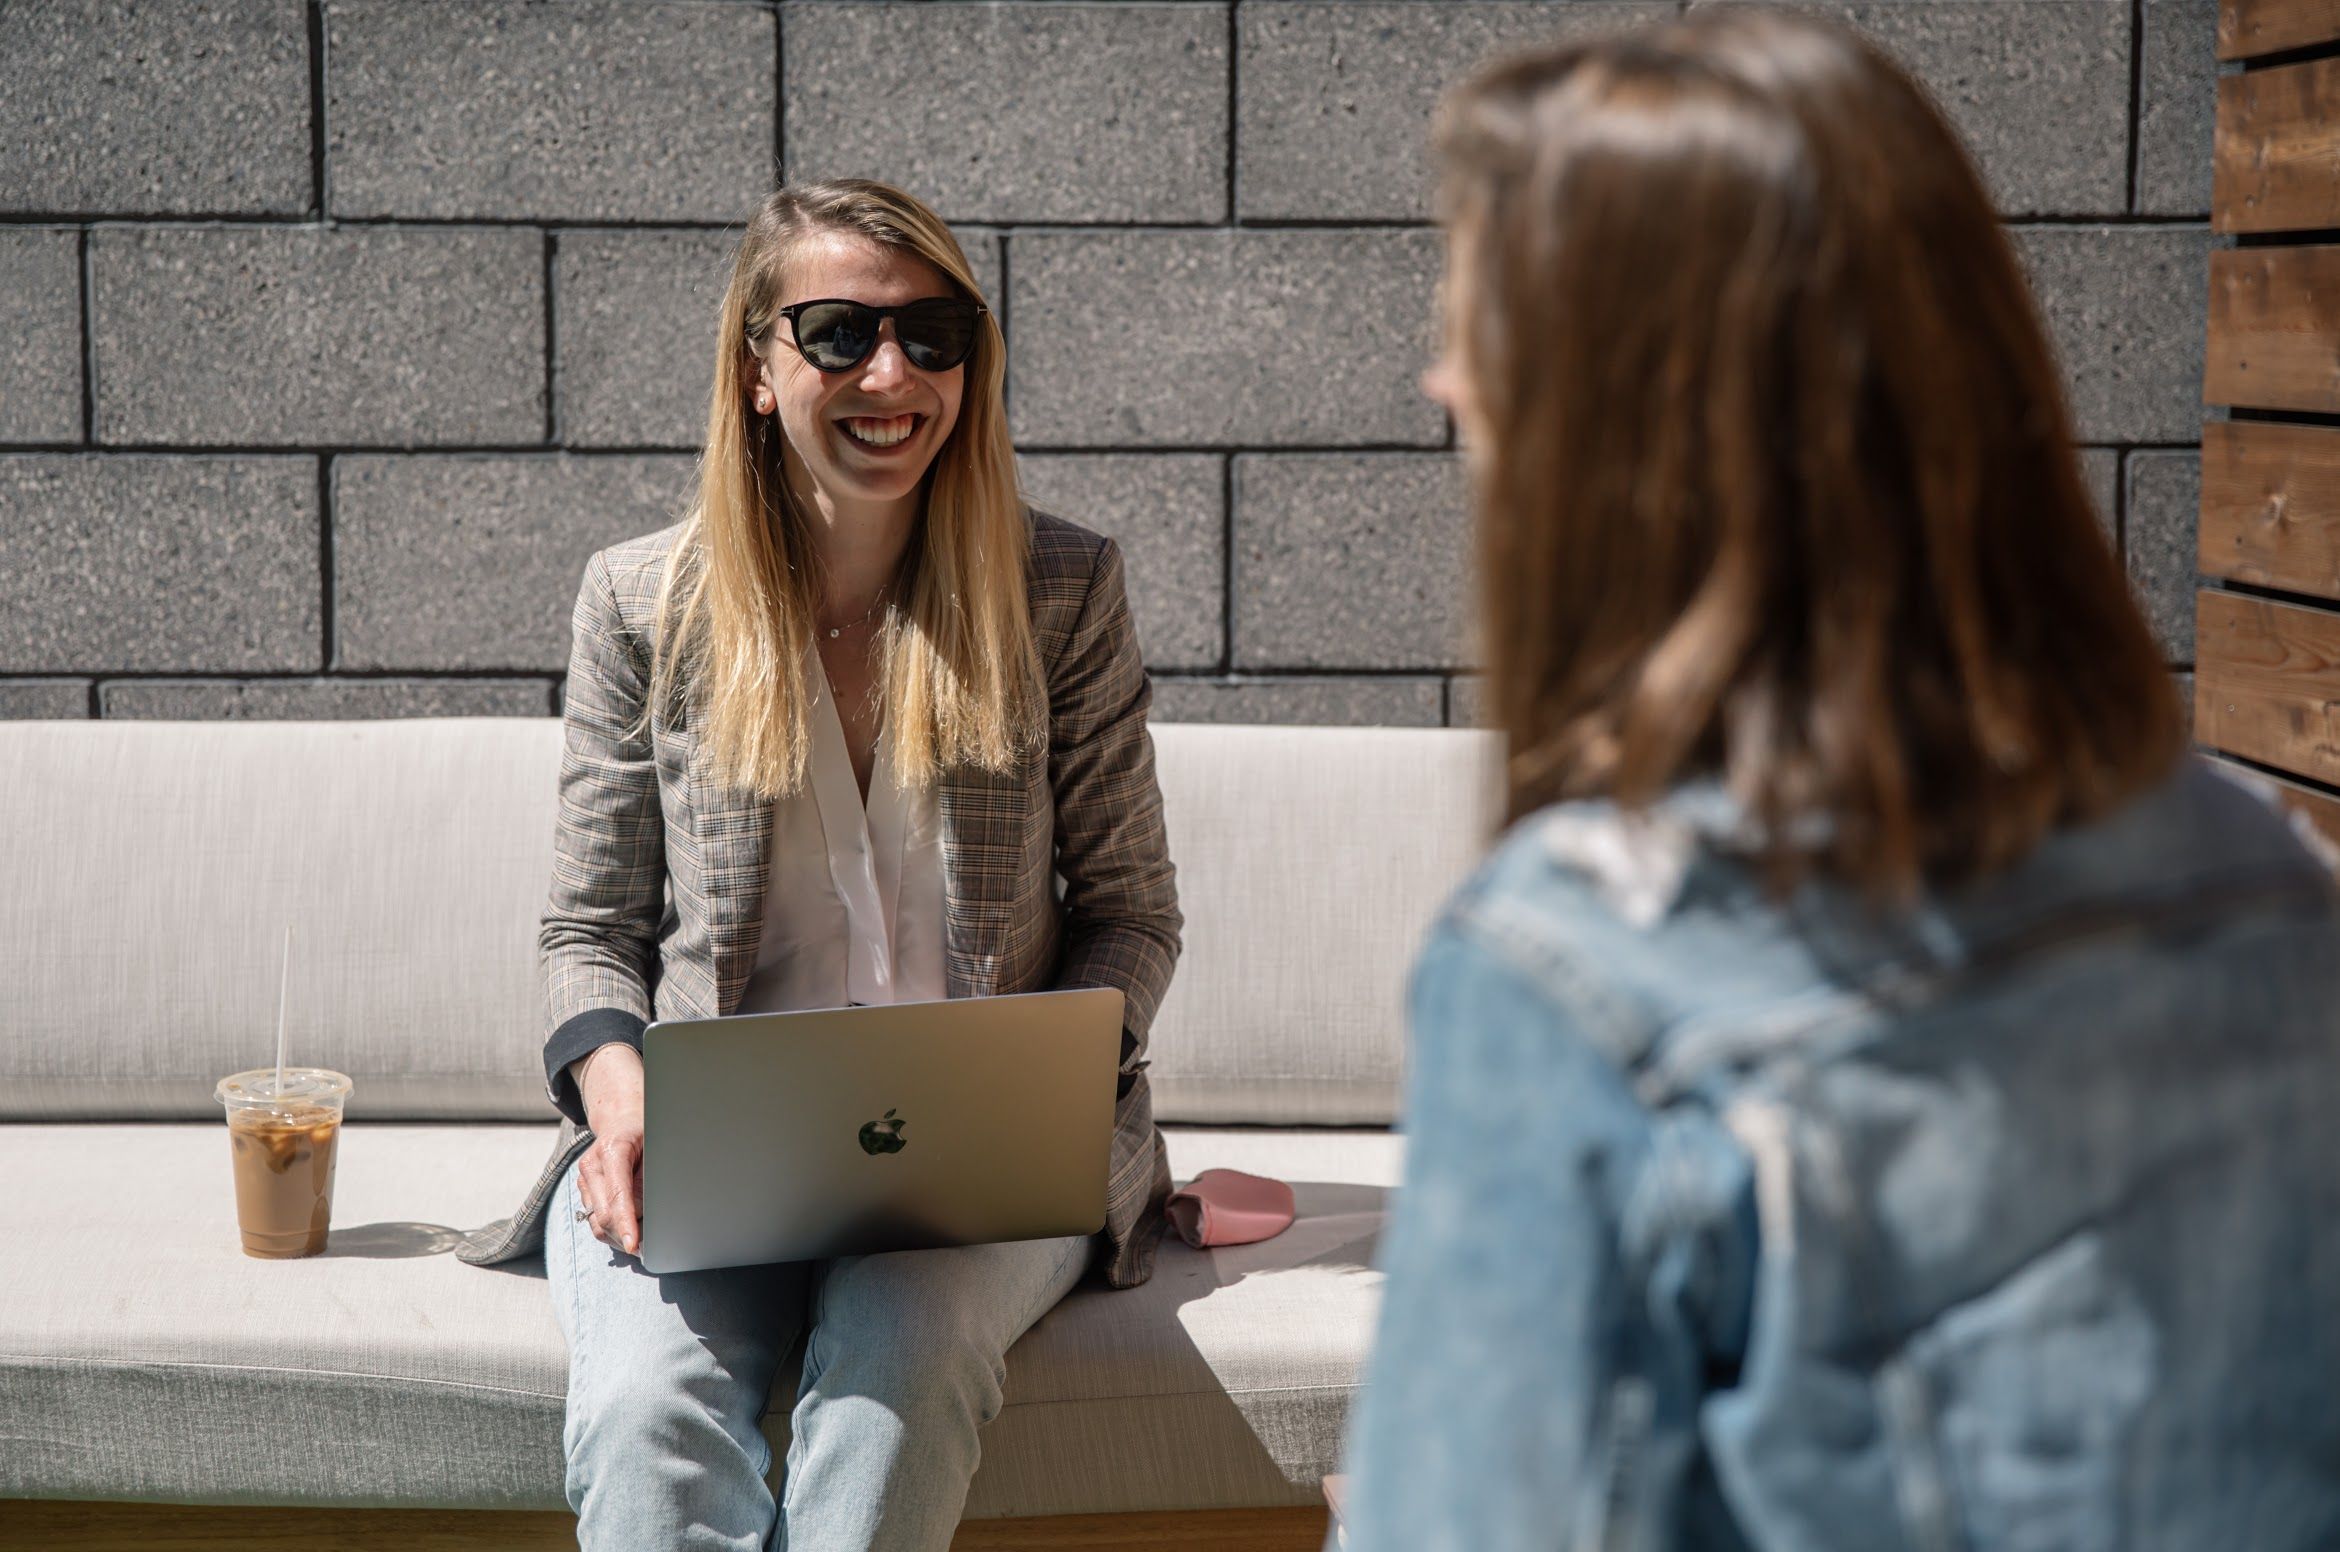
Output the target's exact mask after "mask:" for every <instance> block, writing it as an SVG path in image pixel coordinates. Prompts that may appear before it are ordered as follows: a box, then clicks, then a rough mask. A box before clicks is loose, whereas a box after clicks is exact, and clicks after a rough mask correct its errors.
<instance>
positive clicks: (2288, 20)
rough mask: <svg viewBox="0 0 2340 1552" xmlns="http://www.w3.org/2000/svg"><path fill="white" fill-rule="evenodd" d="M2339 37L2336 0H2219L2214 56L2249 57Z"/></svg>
mask: <svg viewBox="0 0 2340 1552" xmlns="http://www.w3.org/2000/svg"><path fill="white" fill-rule="evenodd" d="M2334 38H2340V0H2219V6H2218V57H2219V58H2220V59H2253V58H2256V57H2257V56H2259V55H2261V54H2273V53H2276V52H2279V51H2280V50H2283V49H2294V48H2306V47H2307V46H2308V45H2310V44H2313V43H2328V42H2330V41H2331V40H2332V39H2334Z"/></svg>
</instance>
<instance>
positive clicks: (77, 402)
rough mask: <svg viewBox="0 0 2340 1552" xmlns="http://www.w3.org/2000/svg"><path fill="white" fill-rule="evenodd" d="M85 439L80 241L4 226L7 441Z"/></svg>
mask: <svg viewBox="0 0 2340 1552" xmlns="http://www.w3.org/2000/svg"><path fill="white" fill-rule="evenodd" d="M8 25H9V22H8V20H7V18H6V16H5V15H0V31H5V30H6V28H7V27H8ZM80 440H81V239H80V238H79V237H78V236H76V235H75V234H74V233H73V232H70V231H66V230H61V229H58V228H55V227H40V226H16V227H8V228H5V229H0V441H9V442H78V441H80Z"/></svg>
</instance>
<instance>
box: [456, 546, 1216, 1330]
mask: <svg viewBox="0 0 2340 1552" xmlns="http://www.w3.org/2000/svg"><path fill="white" fill-rule="evenodd" d="M1028 512H1029V519H1030V522H1031V543H1030V550H1029V561H1028V565H1027V568H1026V584H1027V588H1028V595H1029V598H1030V602H1031V611H1032V626H1033V632H1034V635H1035V637H1036V639H1037V645H1038V650H1039V657H1040V661H1041V662H1042V663H1043V664H1045V665H1047V668H1048V695H1049V738H1048V745H1047V748H1046V750H1045V751H1044V753H1042V754H1036V755H1034V756H1032V757H1030V758H1028V759H1026V760H1025V761H1024V762H1023V766H1022V768H1021V769H1019V770H1018V771H1016V772H1013V773H1010V774H1007V775H995V774H992V773H989V772H985V771H981V770H976V769H974V768H972V767H958V768H954V769H953V770H950V771H947V772H946V773H945V774H944V776H943V778H942V781H941V785H940V787H939V790H938V793H937V807H938V810H939V815H940V819H941V823H942V828H943V860H944V875H945V888H944V895H945V903H944V918H945V919H944V939H945V952H944V960H945V967H946V970H947V973H948V981H949V992H950V995H951V996H953V997H981V996H989V995H994V994H1005V993H1013V992H1026V991H1043V990H1048V989H1051V988H1058V987H1072V986H1118V987H1120V988H1121V990H1122V993H1123V996H1124V999H1125V1004H1124V1010H1123V1029H1122V1037H1121V1077H1120V1080H1119V1094H1118V1096H1117V1099H1116V1103H1115V1107H1114V1129H1113V1146H1112V1155H1111V1164H1110V1167H1109V1174H1108V1177H1107V1180H1106V1195H1105V1204H1106V1205H1105V1227H1104V1229H1103V1230H1102V1231H1101V1232H1100V1235H1099V1238H1100V1239H1102V1240H1103V1241H1104V1244H1103V1246H1102V1247H1101V1249H1102V1251H1103V1253H1102V1254H1100V1255H1096V1256H1093V1257H1092V1258H1091V1262H1090V1277H1091V1279H1092V1280H1101V1281H1103V1282H1104V1283H1105V1285H1106V1286H1108V1287H1113V1288H1128V1287H1134V1286H1136V1285H1137V1284H1139V1283H1142V1282H1144V1281H1145V1280H1146V1278H1147V1277H1148V1276H1149V1275H1151V1273H1152V1270H1153V1258H1154V1250H1155V1247H1156V1246H1157V1244H1158V1243H1159V1241H1160V1238H1161V1235H1162V1229H1163V1213H1162V1208H1163V1203H1164V1200H1165V1199H1166V1198H1167V1197H1168V1195H1169V1193H1170V1163H1169V1157H1168V1155H1167V1153H1166V1152H1165V1151H1164V1149H1163V1145H1162V1138H1161V1134H1160V1132H1158V1131H1157V1130H1156V1129H1155V1127H1154V1118H1153V1097H1152V1093H1151V1090H1150V1088H1149V1086H1148V1083H1147V1079H1146V1074H1145V1068H1146V1065H1147V1062H1146V1056H1145V1052H1146V1039H1147V1031H1148V1029H1149V1028H1150V1027H1151V1025H1152V1023H1153V1018H1154V1011H1155V1009H1156V1008H1158V1007H1159V1006H1160V1005H1161V1001H1162V996H1163V993H1164V992H1166V991H1167V990H1168V989H1169V985H1170V975H1171V971H1172V969H1173V968H1174V966H1175V965H1176V963H1177V960H1178V953H1179V946H1180V944H1179V932H1180V929H1181V928H1182V927H1183V925H1184V922H1185V919H1184V917H1183V916H1182V915H1181V914H1180V913H1179V909H1178V892H1177V887H1176V881H1175V870H1174V869H1173V868H1172V867H1171V863H1170V852H1169V845H1168V840H1167V837H1166V835H1165V833H1164V830H1163V825H1162V794H1161V788H1160V787H1159V786H1158V785H1157V784H1156V782H1155V779H1154V746H1153V740H1152V738H1151V736H1150V735H1149V734H1148V732H1147V730H1146V714H1147V710H1148V707H1149V706H1150V705H1151V703H1152V699H1153V692H1152V687H1151V685H1150V683H1149V682H1148V680H1147V678H1146V674H1145V667H1144V664H1143V662H1142V661H1141V659H1140V657H1139V654H1138V643H1137V635H1136V631H1135V628H1134V626H1133V625H1132V622H1131V619H1130V613H1129V602H1128V599H1127V597H1126V595H1125V593H1124V590H1123V578H1122V556H1121V550H1120V548H1119V546H1117V545H1116V544H1115V543H1114V542H1113V541H1112V540H1111V539H1109V538H1106V537H1104V536H1102V535H1100V534H1097V533H1095V532H1092V531H1091V530H1089V529H1087V528H1084V527H1081V526H1080V525H1079V524H1077V523H1072V522H1068V521H1066V520H1065V519H1063V518H1059V517H1056V516H1053V515H1051V514H1049V513H1045V512H1041V511H1039V510H1037V509H1028ZM683 526H684V525H683V524H681V523H676V524H673V525H672V526H669V527H667V528H664V529H661V530H659V531H658V532H656V533H653V534H648V535H645V536H643V537H641V538H637V539H629V540H627V541H625V542H623V543H620V544H616V545H612V546H610V547H609V548H608V549H605V550H601V551H599V552H597V553H596V554H595V555H594V556H593V558H592V559H591V560H590V561H588V562H587V563H586V566H585V576H584V581H583V584H582V586H581V587H580V588H579V589H578V593H577V604H576V610H575V613H574V615H573V618H572V626H573V632H574V635H573V646H572V649H571V654H570V659H569V678H568V690H567V705H566V711H565V722H566V746H565V749H564V751H563V754H562V757H561V773H560V816H559V822H558V826H557V828H556V830H555V834H554V845H553V876H552V891H551V896H550V900H549V902H548V904H547V906H546V909H545V913H544V920H543V930H542V932H541V933H540V935H539V939H538V970H539V976H540V979H541V982H542V986H543V991H544V1002H545V1017H546V1024H545V1027H546V1030H547V1032H548V1033H547V1036H546V1041H545V1093H546V1097H547V1098H548V1099H549V1100H550V1101H551V1103H552V1105H553V1108H554V1109H555V1110H557V1111H559V1112H560V1114H561V1129H560V1135H559V1137H558V1138H557V1139H556V1141H555V1145H554V1148H553V1151H552V1155H551V1157H550V1158H548V1159H547V1160H546V1161H545V1165H544V1168H543V1170H542V1171H541V1172H540V1173H539V1175H538V1177H537V1180H536V1183H535V1184H534V1185H533V1186H531V1187H530V1188H529V1190H528V1193H527V1195H526V1197H525V1198H524V1199H523V1200H522V1202H521V1204H520V1206H519V1207H518V1209H517V1210H515V1211H514V1212H513V1213H512V1214H511V1215H510V1216H509V1217H505V1218H499V1219H497V1220H495V1221H494V1222H493V1223H489V1224H485V1225H483V1226H481V1227H480V1228H477V1229H473V1230H471V1231H470V1232H469V1233H467V1234H466V1235H465V1236H464V1237H463V1242H462V1244H461V1245H459V1247H458V1248H457V1251H456V1254H457V1256H458V1257H459V1258H460V1259H462V1260H465V1261H469V1262H471V1263H473V1264H474V1265H486V1264H489V1263H493V1262H498V1261H507V1260H511V1259H512V1258H514V1257H517V1256H521V1255H525V1254H527V1253H529V1252H531V1251H534V1250H537V1249H539V1248H540V1247H541V1246H542V1244H543V1239H544V1218H545V1211H546V1207H547V1205H548V1203H549V1202H550V1201H551V1198H552V1193H553V1190H554V1188H555V1187H556V1186H557V1185H558V1184H559V1182H560V1177H561V1174H562V1172H563V1171H564V1170H566V1169H567V1168H568V1166H569V1163H570V1161H571V1160H573V1159H574V1158H576V1156H577V1155H578V1154H579V1153H582V1152H583V1151H584V1150H585V1148H586V1147H587V1146H589V1145H590V1144H591V1143H592V1140H593V1133H592V1131H591V1129H590V1128H588V1127H587V1126H586V1125H585V1114H584V1106H583V1102H582V1100H581V1099H580V1098H579V1096H578V1095H577V1093H576V1089H575V1085H574V1084H573V1082H572V1081H571V1080H570V1078H569V1076H568V1074H567V1072H566V1071H565V1070H564V1069H565V1068H566V1067H567V1065H568V1063H569V1062H570V1061H572V1060H574V1059H575V1058H576V1057H579V1056H582V1055H584V1054H585V1053H587V1052H589V1051H591V1050H593V1049H594V1048H595V1047H597V1046H599V1045H601V1044H602V1043H604V1042H605V1041H609V1040H625V1041H627V1042H628V1043H630V1044H632V1045H633V1046H634V1047H635V1048H636V1049H639V1048H640V1047H641V1043H642V1030H643V1027H644V1026H645V1025H646V1024H647V1023H648V1022H650V1021H651V1020H653V1019H672V1018H703V1017H708V1016H710V1015H722V1014H729V1013H731V1012H733V1011H735V1010H736V1008H737V1006H738V1004H739V1001H740V998H741V995H742V994H743V992H744V990H745V988H746V985H747V981H748V977H749V974H750V972H751V971H752V970H753V969H754V967H755V959H756V950H757V947H758V943H759V940H760V938H761V935H762V931H763V905H764V901H763V894H764V886H765V882H766V879H767V878H768V876H769V875H768V872H767V869H768V867H769V863H770V856H771V839H772V809H771V805H770V804H769V803H765V802H759V801H757V800H756V799H755V798H754V796H753V795H752V793H749V792H747V791H745V790H735V789H728V788H717V787H715V786H713V785H712V784H711V783H708V782H706V781H704V780H702V779H701V777H700V774H699V766H700V762H699V760H698V758H697V748H696V737H695V734H694V732H693V730H692V729H691V728H689V727H687V726H675V725H670V724H669V723H668V721H667V720H666V718H665V714H664V711H663V710H661V711H660V712H659V713H658V714H657V715H656V716H654V718H653V720H652V724H651V727H650V730H649V736H648V738H647V739H635V740H633V741H630V742H629V741H627V740H625V739H624V738H623V736H622V731H623V729H624V728H625V727H626V726H627V724H628V723H629V722H630V721H631V720H632V719H633V717H634V716H635V714H636V712H637V711H638V709H639V708H640V706H641V704H642V702H643V700H644V699H645V698H646V696H647V692H648V688H649V655H648V652H647V650H646V647H645V643H646V642H647V641H648V639H649V632H650V624H651V614H652V610H653V608H654V607H655V602H656V598H657V588H658V575H659V568H660V566H661V564H662V563H663V562H664V560H665V557H666V553H667V551H668V550H669V549H670V548H671V546H672V544H673V542H674V540H675V538H676V537H677V536H678V535H679V534H680V533H681V531H682V528H683ZM1057 873H1062V874H1063V876H1064V880H1065V892H1064V895H1063V898H1062V899H1061V900H1060V899H1059V898H1058V897H1057V894H1056V890H1055V884H1054V876H1055V875H1056V874H1057Z"/></svg>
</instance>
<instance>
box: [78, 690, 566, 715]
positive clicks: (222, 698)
mask: <svg viewBox="0 0 2340 1552" xmlns="http://www.w3.org/2000/svg"><path fill="white" fill-rule="evenodd" d="M98 705H99V710H100V714H101V715H103V716H105V717H106V718H108V719H109V720H112V719H123V718H137V719H143V720H147V721H168V722H231V721H233V722H247V721H250V722H295V721H303V722H306V721H320V722H349V721H358V720H372V719H376V718H384V717H541V716H544V715H546V714H547V712H548V710H549V708H550V706H551V695H550V692H549V690H548V688H547V687H546V685H545V682H544V681H543V680H541V679H242V680H219V679H118V680H114V681H112V682H110V683H107V684H102V685H100V686H98Z"/></svg>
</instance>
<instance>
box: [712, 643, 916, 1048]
mask: <svg viewBox="0 0 2340 1552" xmlns="http://www.w3.org/2000/svg"><path fill="white" fill-rule="evenodd" d="M804 650H805V656H806V660H807V671H806V674H805V679H806V681H807V683H809V684H810V685H811V686H812V695H813V706H812V730H813V747H812V761H811V771H810V779H809V780H807V781H806V782H805V783H804V785H802V786H801V787H799V788H797V790H796V791H795V792H793V793H790V794H788V795H787V796H785V797H783V798H780V799H778V800H777V801H776V802H774V803H773V805H772V861H771V874H770V877H769V878H768V880H767V881H766V884H765V889H764V928H763V937H762V938H761V940H760V941H759V943H758V946H757V949H756V965H755V969H754V971H753V972H752V973H751V974H750V975H749V977H748V983H747V989H746V991H745V992H744V993H743V994H742V996H741V998H740V1003H739V1006H738V1008H737V1009H736V1010H735V1011H737V1012H740V1013H777V1012H793V1011H796V1010H799V1009H804V1008H835V1007H843V1006H846V1005H848V1004H863V1003H885V1002H928V1001H938V1000H940V999H942V998H945V997H948V996H949V995H950V991H949V982H948V980H947V979H946V976H945V972H944V968H943V852H942V820H941V814H940V810H939V808H938V805H937V804H936V801H935V790H934V787H933V785H932V784H929V785H928V786H926V787H924V788H922V789H920V790H918V791H915V792H906V791H904V790H903V789H901V788H899V787H897V786H895V785H894V781H893V777H892V775H891V774H890V772H889V770H888V762H887V754H888V749H889V747H890V740H889V737H888V734H889V731H890V726H889V725H881V726H880V727H879V729H878V737H877V749H876V753H875V756H874V759H873V769H872V770H871V771H870V777H869V800H868V803H867V806H866V808H865V807H864V804H863V802H862V797H861V791H860V784H859V782H858V781H857V780H856V778H855V777H854V774H853V757H852V755H851V753H850V752H848V750H847V749H846V747H845V725H844V723H843V722H842V721H840V720H839V718H838V715H837V707H836V703H835V700H834V699H833V691H832V690H831V689H830V686H829V675H828V670H827V668H826V667H824V666H823V665H822V663H821V655H820V650H819V648H818V647H816V646H814V645H813V644H812V642H811V641H809V640H808V641H807V642H806V644H805V649H804ZM890 722H891V719H890V718H889V719H888V724H890Z"/></svg>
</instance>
